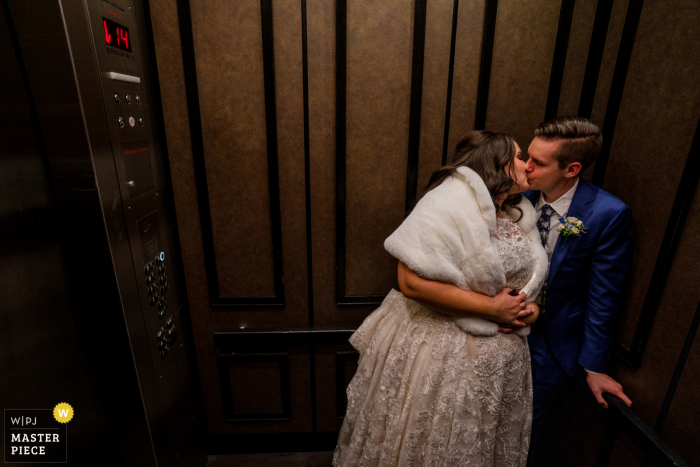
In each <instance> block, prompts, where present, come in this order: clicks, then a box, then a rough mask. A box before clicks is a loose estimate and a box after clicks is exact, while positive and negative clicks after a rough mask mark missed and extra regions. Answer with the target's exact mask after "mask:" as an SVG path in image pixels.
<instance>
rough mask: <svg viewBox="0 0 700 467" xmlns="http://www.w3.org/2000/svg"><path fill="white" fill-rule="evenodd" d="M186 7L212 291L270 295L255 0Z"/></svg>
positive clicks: (264, 143) (259, 39)
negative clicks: (194, 68)
mask: <svg viewBox="0 0 700 467" xmlns="http://www.w3.org/2000/svg"><path fill="white" fill-rule="evenodd" d="M191 11H192V32H193V36H194V37H193V39H194V45H195V58H196V60H197V64H196V65H197V81H198V85H199V100H200V112H201V116H202V135H203V139H204V157H205V163H206V166H207V174H206V176H207V184H208V186H209V206H210V208H211V218H212V230H213V234H214V250H215V254H216V270H217V271H216V272H217V277H218V280H219V288H220V295H221V296H223V297H270V296H274V295H275V289H274V273H273V257H272V235H271V221H270V198H269V181H268V167H267V164H268V148H267V133H266V122H265V90H264V80H263V48H262V39H263V37H262V26H261V25H262V20H261V8H260V2H259V1H257V0H241V1H236V2H227V1H223V0H216V1H193V2H191ZM269 130H270V131H274V129H269Z"/></svg>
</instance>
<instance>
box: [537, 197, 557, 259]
mask: <svg viewBox="0 0 700 467" xmlns="http://www.w3.org/2000/svg"><path fill="white" fill-rule="evenodd" d="M552 213H554V209H552V206H550V205H549V204H545V205H544V206H542V214H541V215H540V218H539V220H538V221H537V230H539V231H540V238H541V239H542V246H543V247H545V248H546V246H547V237H549V223H550V221H551V219H552Z"/></svg>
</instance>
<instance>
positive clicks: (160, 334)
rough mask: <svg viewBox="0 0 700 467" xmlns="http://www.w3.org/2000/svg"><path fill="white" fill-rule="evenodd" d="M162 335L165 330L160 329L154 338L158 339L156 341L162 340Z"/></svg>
mask: <svg viewBox="0 0 700 467" xmlns="http://www.w3.org/2000/svg"><path fill="white" fill-rule="evenodd" d="M164 335H165V329H164V328H160V329H159V330H158V334H156V337H157V338H158V340H161V339H162V338H163V336H164Z"/></svg>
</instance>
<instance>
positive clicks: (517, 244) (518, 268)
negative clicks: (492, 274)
mask: <svg viewBox="0 0 700 467" xmlns="http://www.w3.org/2000/svg"><path fill="white" fill-rule="evenodd" d="M493 244H494V246H495V247H496V251H497V252H498V256H499V257H500V258H501V261H503V267H504V268H505V272H506V287H513V288H515V289H518V290H520V289H522V288H523V287H525V286H526V285H527V283H528V281H529V280H530V278H531V277H532V274H533V273H534V272H535V263H536V258H535V251H534V250H533V249H532V245H531V244H530V240H529V239H528V238H527V237H526V236H525V234H523V231H522V230H521V229H520V226H519V225H518V224H516V223H515V222H513V219H511V218H510V217H509V216H508V215H505V217H497V218H496V233H495V235H494V237H493Z"/></svg>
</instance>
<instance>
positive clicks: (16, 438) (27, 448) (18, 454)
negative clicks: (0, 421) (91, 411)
mask: <svg viewBox="0 0 700 467" xmlns="http://www.w3.org/2000/svg"><path fill="white" fill-rule="evenodd" d="M72 418H73V407H71V406H70V405H69V404H66V403H65V402H61V403H60V404H58V405H57V406H56V407H54V408H53V409H5V463H15V462H17V463H21V462H51V463H65V462H67V461H68V440H67V435H68V429H67V423H68V422H69V421H70V420H71V419H72Z"/></svg>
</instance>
